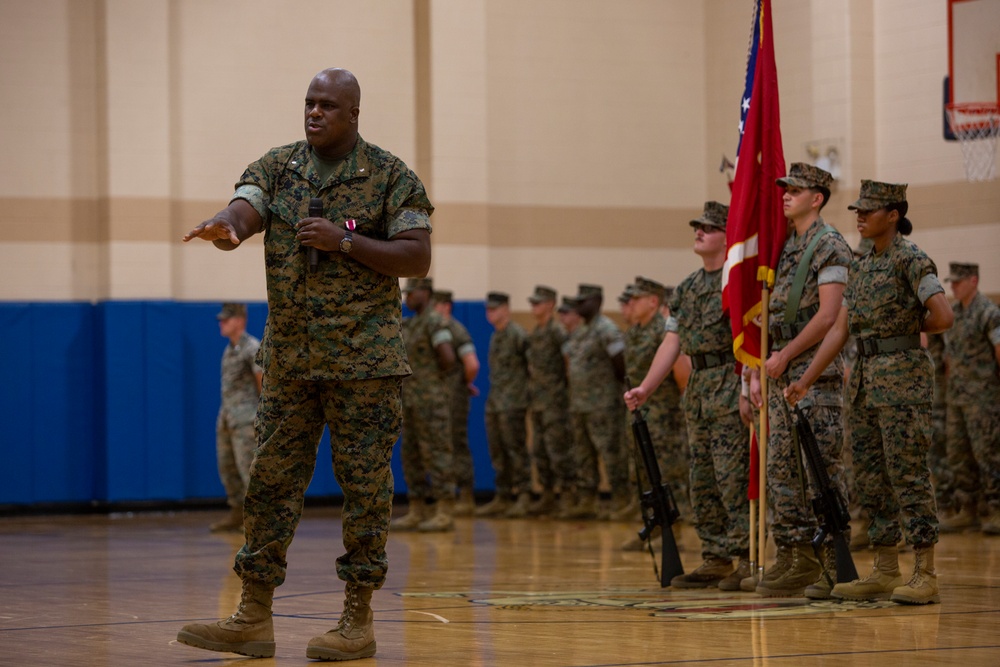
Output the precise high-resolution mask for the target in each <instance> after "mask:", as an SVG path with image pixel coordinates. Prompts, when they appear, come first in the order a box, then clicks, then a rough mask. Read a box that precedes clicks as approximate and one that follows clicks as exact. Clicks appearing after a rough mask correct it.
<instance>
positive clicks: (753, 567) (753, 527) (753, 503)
mask: <svg viewBox="0 0 1000 667" xmlns="http://www.w3.org/2000/svg"><path fill="white" fill-rule="evenodd" d="M752 415H753V411H752V410H751V419H750V437H749V438H748V440H747V441H748V442H751V443H752V442H753V439H754V426H753V419H752ZM750 456H751V463H752V462H753V447H750ZM751 469H753V466H752V465H751ZM758 563H761V564H763V562H762V561H760V560H758V559H757V498H753V499H751V500H750V576H751V577H756V578H757V581H760V577H758V576H757V564H758Z"/></svg>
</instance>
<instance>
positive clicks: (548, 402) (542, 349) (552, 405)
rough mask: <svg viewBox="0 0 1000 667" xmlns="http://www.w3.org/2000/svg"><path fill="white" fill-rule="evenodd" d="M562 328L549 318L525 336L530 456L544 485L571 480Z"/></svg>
mask: <svg viewBox="0 0 1000 667" xmlns="http://www.w3.org/2000/svg"><path fill="white" fill-rule="evenodd" d="M565 342H566V332H565V331H564V330H563V328H562V327H561V326H559V323H558V322H556V321H555V319H552V320H550V321H549V322H548V324H546V325H545V326H536V327H535V328H534V329H533V330H532V332H531V334H530V335H529V337H528V373H529V377H528V395H529V396H530V397H531V432H532V437H533V440H534V443H533V456H534V460H535V469H536V470H537V471H538V481H539V483H540V484H541V485H542V487H543V488H545V489H550V490H551V489H554V488H556V487H559V488H560V489H562V490H566V489H568V488H569V487H570V486H572V484H573V478H574V472H573V465H574V462H573V460H572V459H571V458H570V442H571V436H570V431H569V388H568V386H567V382H568V380H567V378H566V361H565V359H564V358H563V355H562V347H563V345H564V344H565Z"/></svg>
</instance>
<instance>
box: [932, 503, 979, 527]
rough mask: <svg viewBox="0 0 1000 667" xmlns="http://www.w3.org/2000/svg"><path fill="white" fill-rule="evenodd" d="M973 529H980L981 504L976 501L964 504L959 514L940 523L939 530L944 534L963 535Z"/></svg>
mask: <svg viewBox="0 0 1000 667" xmlns="http://www.w3.org/2000/svg"><path fill="white" fill-rule="evenodd" d="M973 528H979V503H978V502H977V501H975V500H967V501H966V502H963V503H962V509H961V510H959V512H958V514H952V515H951V516H950V517H948V518H946V519H942V520H941V521H939V522H938V530H940V531H941V532H942V533H961V532H962V531H964V530H971V529H973Z"/></svg>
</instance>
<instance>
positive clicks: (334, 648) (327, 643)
mask: <svg viewBox="0 0 1000 667" xmlns="http://www.w3.org/2000/svg"><path fill="white" fill-rule="evenodd" d="M371 603H372V589H371V588H368V587H367V586H361V585H359V584H347V585H346V586H345V587H344V613H342V614H341V615H340V622H339V623H337V627H335V628H334V629H333V630H330V631H329V632H327V633H326V634H325V635H320V636H319V637H313V638H312V639H310V640H309V645H308V646H307V647H306V657H307V658H312V659H313V660H357V659H358V658H370V657H372V656H373V655H375V619H374V615H373V614H372V606H371Z"/></svg>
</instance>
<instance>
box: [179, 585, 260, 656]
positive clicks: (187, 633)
mask: <svg viewBox="0 0 1000 667" xmlns="http://www.w3.org/2000/svg"><path fill="white" fill-rule="evenodd" d="M273 597H274V589H273V588H271V587H270V586H265V585H264V584H260V583H257V582H254V581H246V580H245V581H244V582H243V596H242V598H241V599H240V605H239V607H238V608H237V609H236V613H235V614H233V615H232V616H230V617H229V618H227V619H225V620H223V621H219V622H217V623H212V624H211V625H205V624H203V623H191V624H189V625H185V626H184V627H183V628H181V631H180V632H178V633H177V641H179V642H180V643H181V644H187V645H188V646H194V647H195V648H203V649H208V650H209V651H226V652H229V653H238V654H240V655H248V656H250V657H252V658H271V657H274V624H273V621H272V620H271V601H272V599H273Z"/></svg>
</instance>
